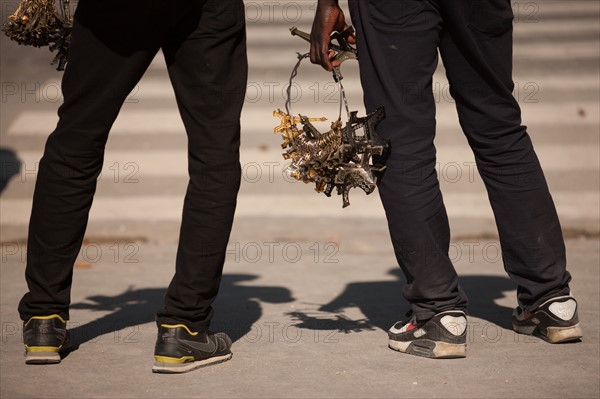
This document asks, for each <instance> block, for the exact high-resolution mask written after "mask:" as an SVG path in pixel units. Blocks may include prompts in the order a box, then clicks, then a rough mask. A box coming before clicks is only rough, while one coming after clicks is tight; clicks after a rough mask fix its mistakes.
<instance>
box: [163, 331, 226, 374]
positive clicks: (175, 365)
mask: <svg viewBox="0 0 600 399" xmlns="http://www.w3.org/2000/svg"><path fill="white" fill-rule="evenodd" d="M232 356H233V355H232V353H231V339H230V338H229V337H228V336H227V334H225V333H213V332H202V331H198V332H194V331H192V330H190V329H189V328H188V327H187V326H186V325H184V324H161V325H160V327H159V328H158V337H157V340H156V347H155V350H154V360H155V363H154V367H152V371H153V372H155V373H186V372H188V371H192V370H195V369H197V368H200V367H205V366H210V365H213V364H217V363H221V362H225V361H227V360H229V359H231V357H232Z"/></svg>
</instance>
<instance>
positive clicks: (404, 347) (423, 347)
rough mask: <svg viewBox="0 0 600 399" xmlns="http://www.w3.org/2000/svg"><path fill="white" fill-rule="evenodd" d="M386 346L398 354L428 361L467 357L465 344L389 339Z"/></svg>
mask: <svg viewBox="0 0 600 399" xmlns="http://www.w3.org/2000/svg"><path fill="white" fill-rule="evenodd" d="M388 346H389V347H390V348H391V349H393V350H396V351H398V352H402V353H407V354H409V355H415V356H421V357H427V358H430V359H457V358H461V357H466V356H467V344H449V343H447V342H440V341H432V340H429V339H419V340H415V341H407V342H401V341H395V340H393V339H390V340H389V342H388Z"/></svg>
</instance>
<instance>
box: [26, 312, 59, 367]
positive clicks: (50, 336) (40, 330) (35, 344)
mask: <svg viewBox="0 0 600 399" xmlns="http://www.w3.org/2000/svg"><path fill="white" fill-rule="evenodd" d="M23 342H24V343H25V363H26V364H55V363H60V360H61V357H60V352H61V351H63V350H64V349H65V348H66V346H67V344H68V343H69V332H68V331H67V322H66V321H65V320H64V319H63V318H62V317H60V316H59V315H57V314H53V315H49V316H34V317H32V318H30V319H29V320H27V321H26V322H24V323H23Z"/></svg>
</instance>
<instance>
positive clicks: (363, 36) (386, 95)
mask: <svg viewBox="0 0 600 399" xmlns="http://www.w3.org/2000/svg"><path fill="white" fill-rule="evenodd" d="M350 10H351V13H352V22H353V23H354V24H355V26H356V31H357V46H358V53H359V62H360V73H361V82H362V86H363V90H364V93H365V105H366V108H367V112H371V111H373V110H375V108H376V107H378V106H384V107H385V114H386V117H385V119H384V120H383V121H382V122H381V123H380V124H379V126H378V127H377V131H378V133H379V134H380V135H381V136H382V137H383V138H385V139H389V140H390V141H391V155H390V157H389V159H388V160H387V169H386V171H385V174H384V176H383V178H382V179H381V180H380V182H379V192H380V196H381V199H382V202H383V205H384V208H385V211H386V216H387V219H388V224H389V229H390V234H391V238H392V243H393V246H394V251H395V254H396V257H397V260H398V263H399V264H400V267H401V268H402V270H403V271H404V274H405V276H406V279H407V283H406V285H405V287H404V290H403V295H404V298H405V299H406V300H407V301H408V302H410V303H411V305H412V310H413V312H414V314H415V316H416V317H417V320H427V319H429V318H431V317H433V316H434V315H435V314H437V313H439V312H442V311H446V310H452V309H459V310H464V309H465V308H466V306H467V298H466V296H465V294H464V292H463V291H462V289H461V288H460V286H459V283H458V277H457V275H456V271H455V270H454V267H453V265H452V262H451V261H450V258H449V256H448V249H449V244H450V228H449V225H448V218H447V215H446V210H445V207H444V203H443V199H442V194H441V192H440V190H439V183H438V179H437V174H436V171H435V162H436V150H435V147H434V144H433V139H434V136H435V103H434V99H433V94H432V75H433V73H434V71H435V69H436V67H437V63H438V56H437V54H438V53H437V46H438V41H439V33H440V30H441V18H440V15H439V12H438V9H437V4H436V2H435V1H421V0H409V1H391V0H387V1H376V0H368V1H362V0H354V1H351V2H350Z"/></svg>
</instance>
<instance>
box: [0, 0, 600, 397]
mask: <svg viewBox="0 0 600 399" xmlns="http://www.w3.org/2000/svg"><path fill="white" fill-rule="evenodd" d="M17 3H18V2H17V1H3V3H2V8H1V10H0V13H1V16H2V20H4V19H5V18H6V16H7V15H8V14H9V13H10V12H11V10H13V9H14V8H15V7H16V4H17ZM71 3H72V4H74V3H75V2H74V1H72V2H71ZM314 3H315V2H314V1H313V0H302V1H296V2H277V1H275V2H273V1H249V0H248V1H246V11H247V22H248V23H247V27H248V50H249V64H250V73H249V81H248V90H247V95H246V100H247V101H246V104H245V107H244V111H243V114H242V127H243V129H242V146H241V158H242V167H243V182H242V188H241V191H240V196H239V199H238V208H237V211H236V220H235V225H234V229H233V232H232V237H231V242H230V244H229V250H228V256H227V263H226V266H225V273H226V274H225V277H224V279H223V285H222V290H221V293H220V295H219V298H218V300H217V302H216V304H215V309H216V318H215V320H214V324H213V327H214V329H216V330H218V329H220V330H224V331H227V332H228V333H229V334H230V335H231V336H232V337H233V338H234V340H235V344H234V348H233V351H234V358H233V359H232V360H231V361H230V362H227V363H224V364H221V365H217V366H214V367H210V368H207V369H204V370H198V371H196V372H193V373H190V374H187V375H180V376H165V375H153V374H152V373H151V372H150V368H151V365H152V361H153V359H152V354H153V346H154V339H155V334H156V332H155V326H154V324H153V320H154V314H155V312H156V310H157V309H158V308H159V307H160V306H161V301H162V297H163V295H164V290H165V288H166V286H167V284H168V282H169V280H170V278H171V276H172V273H173V269H174V258H175V250H176V243H177V236H178V229H179V224H180V217H181V205H182V201H183V195H184V192H185V187H186V184H187V181H188V177H187V175H186V162H185V159H186V158H185V154H186V137H185V133H184V128H183V126H182V123H181V120H180V117H179V114H178V111H177V108H176V105H175V99H174V94H173V90H172V88H171V87H170V83H169V80H168V75H167V71H166V68H165V65H164V62H163V60H162V55H161V54H158V56H157V57H156V59H155V61H154V62H153V63H152V65H151V66H150V68H149V70H148V71H147V73H146V74H145V76H144V78H143V79H142V80H141V81H140V83H139V85H138V86H137V87H136V88H135V89H134V90H133V92H132V93H131V95H130V96H129V98H128V99H127V101H126V103H125V105H124V106H123V109H122V113H121V115H120V116H119V118H118V119H117V121H116V122H115V124H114V126H113V129H112V131H111V136H110V139H109V142H108V145H107V151H106V156H105V162H104V169H103V171H102V175H101V178H100V179H99V181H98V190H97V193H96V197H95V201H94V206H93V208H92V211H91V214H90V222H89V226H88V230H87V234H86V242H85V245H84V247H83V248H82V250H81V254H80V258H79V260H78V262H77V264H76V265H75V281H74V287H73V295H72V303H73V306H72V311H71V320H70V322H69V325H70V328H71V333H72V335H73V337H74V339H75V341H76V343H78V344H79V349H77V350H75V351H74V352H72V353H71V354H69V355H68V356H67V357H66V358H65V359H64V362H63V363H62V364H60V365H55V366H48V367H35V366H25V365H24V361H23V346H22V342H21V338H20V331H21V323H20V320H19V318H18V315H17V312H16V308H17V304H18V301H19V299H20V298H21V296H22V295H23V293H24V292H25V291H26V287H25V281H24V276H23V272H24V267H25V255H26V250H27V248H26V246H25V242H26V237H27V226H28V219H29V214H30V211H31V198H32V193H33V189H34V184H35V179H36V175H37V162H38V161H39V159H40V157H41V155H42V151H43V148H44V143H45V140H46V137H47V135H48V134H49V133H50V132H51V130H52V129H53V127H54V126H55V124H56V121H57V116H56V109H57V107H58V105H59V104H60V102H61V95H60V79H61V77H62V74H61V73H59V72H56V71H54V69H53V67H51V66H50V65H49V62H50V59H51V58H52V55H51V54H50V53H49V52H48V51H47V49H32V48H27V47H22V46H17V45H16V44H14V43H12V42H10V41H8V40H7V39H6V38H5V37H4V35H0V81H1V82H0V83H1V88H2V95H1V104H0V105H1V107H0V172H1V173H0V193H1V194H0V195H1V196H0V235H1V239H0V243H1V245H0V250H1V251H0V252H1V253H0V255H1V261H0V324H1V327H2V335H1V337H2V339H1V342H0V397H2V398H5V397H6V398H8V397H69V398H70V397H107V398H120V397H206V398H212V397H273V398H277V397H344V398H354V397H411V398H413V397H449V398H465V397H470V398H498V397H504V398H523V397H528V398H529V397H535V398H538V397H539V398H588V397H590V398H597V397H598V396H599V395H600V387H599V384H600V377H599V372H600V360H599V359H600V356H599V346H600V342H599V341H600V339H599V309H598V306H599V302H600V301H599V298H598V296H599V292H600V286H599V273H598V270H599V264H600V253H599V236H600V199H599V191H600V134H599V132H600V115H599V109H600V75H599V72H598V71H599V70H600V54H599V48H600V18H599V16H600V3H598V2H597V1H595V0H570V1H568V2H564V1H554V0H543V1H542V0H537V1H533V2H531V1H513V2H512V3H513V9H514V13H515V24H514V26H515V31H514V32H515V35H514V37H515V41H514V44H515V45H514V80H515V92H514V95H515V98H516V99H517V101H518V102H519V104H520V105H521V107H522V110H523V119H524V124H526V125H527V126H528V132H529V134H530V136H531V138H532V140H533V142H534V145H535V148H536V152H537V154H538V156H539V158H540V161H541V163H542V165H543V167H544V171H545V175H546V178H547V180H548V184H549V186H550V189H551V191H552V194H553V198H554V201H555V203H556V206H557V210H558V213H559V215H560V218H561V224H562V226H563V230H564V232H565V236H566V237H567V238H568V240H567V247H568V260H569V263H568V265H569V270H570V271H571V273H572V274H573V276H574V279H573V283H572V288H573V291H574V293H575V295H576V297H577V298H578V300H579V303H580V317H581V320H582V325H583V329H584V333H585V337H584V339H583V341H582V342H580V343H576V344H567V345H558V346H550V345H548V344H546V343H544V342H541V341H539V340H538V339H535V338H531V337H524V336H519V335H515V334H514V333H513V332H512V331H511V330H510V314H511V311H512V309H513V307H514V306H515V305H516V300H515V289H514V285H513V284H512V283H511V282H510V280H508V279H507V277H506V276H505V274H504V272H503V268H502V260H501V259H500V256H499V252H498V251H499V248H500V245H499V243H498V239H497V236H496V234H497V233H496V228H495V224H494V220H493V215H492V211H491V208H490V206H489V203H488V201H487V195H486V192H485V188H484V186H483V182H482V181H481V179H480V178H479V176H478V173H477V170H476V167H475V165H474V162H473V155H472V153H471V151H470V149H469V148H468V145H467V143H466V140H465V138H464V135H463V134H462V132H461V129H460V126H459V125H458V121H457V117H456V111H455V104H454V101H453V99H452V98H451V97H450V95H449V85H448V82H447V80H446V78H445V74H444V69H443V65H441V64H440V66H439V69H438V71H437V72H436V73H435V75H434V77H433V80H434V83H433V92H434V93H433V94H434V98H435V101H436V105H437V115H436V120H437V126H438V136H437V137H436V147H437V154H438V160H439V165H438V175H439V178H440V184H441V186H442V190H443V193H444V200H445V203H446V206H447V210H448V214H449V217H450V223H451V228H452V241H453V242H452V246H451V257H452V259H453V260H454V263H455V265H456V267H457V269H458V271H459V273H460V275H461V276H462V283H463V286H464V288H465V289H466V291H467V292H468V294H469V296H470V300H471V307H470V311H471V316H470V318H469V343H468V357H467V358H466V359H460V360H448V361H432V360H429V359H422V358H415V357H411V356H406V355H402V354H399V353H397V352H394V351H391V350H389V349H387V345H386V344H387V340H386V333H385V331H386V330H387V328H389V326H390V325H391V324H392V323H394V322H395V321H397V320H399V319H401V318H402V317H403V315H404V312H405V311H406V309H407V304H406V303H404V302H403V300H402V299H401V295H400V292H401V288H402V284H403V282H402V278H401V277H400V273H399V268H398V267H397V264H396V261H395V259H394V257H393V253H392V249H391V245H390V243H389V237H388V233H387V225H386V221H385V215H384V212H383V209H382V207H381V204H380V201H379V199H378V195H377V194H373V195H370V196H368V197H367V196H365V195H363V194H362V193H360V192H357V191H353V192H352V193H351V195H350V201H351V202H352V205H351V206H350V207H349V208H347V209H343V210H342V209H341V198H339V197H335V198H330V199H327V198H325V197H324V196H322V195H319V194H316V193H315V192H314V191H313V190H312V189H311V188H310V187H306V186H304V185H303V184H300V183H291V182H289V181H288V180H286V179H285V178H284V176H283V173H282V172H283V169H284V168H285V163H284V161H283V159H282V158H281V149H280V143H281V138H280V137H278V136H274V135H273V127H274V126H275V125H276V124H278V121H277V120H276V119H275V118H272V117H271V113H272V111H273V109H276V108H278V107H283V96H282V93H283V92H284V82H287V79H288V77H289V73H290V70H291V68H292V66H293V63H294V62H295V53H296V52H297V51H304V50H306V49H307V47H306V45H305V43H304V42H302V41H300V40H299V39H296V38H293V37H291V36H290V35H289V33H288V28H290V27H291V26H297V27H299V28H300V29H303V30H309V29H310V23H311V18H312V15H313V14H314ZM342 3H345V2H342ZM343 70H344V76H345V81H344V82H345V87H346V91H347V93H348V95H349V100H350V106H351V108H352V109H358V110H361V109H362V107H361V100H362V94H361V89H360V85H359V81H358V70H357V67H356V65H353V64H350V63H347V64H344V69H343ZM297 82H298V83H299V85H300V86H299V87H300V89H301V90H300V91H299V93H298V94H299V97H298V98H299V102H298V103H296V104H295V106H294V110H295V112H302V113H303V114H307V115H309V116H315V117H317V116H327V117H333V116H335V115H337V110H338V106H339V104H338V103H337V102H336V101H337V93H336V91H335V90H336V88H335V86H334V85H332V83H331V78H330V76H329V75H327V74H325V73H324V72H323V71H321V70H320V69H319V68H318V67H311V66H309V65H303V67H302V70H301V72H300V75H299V77H298V80H297Z"/></svg>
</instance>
